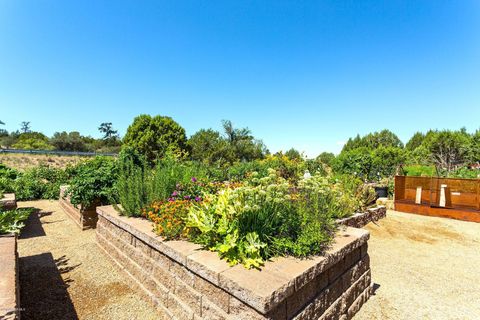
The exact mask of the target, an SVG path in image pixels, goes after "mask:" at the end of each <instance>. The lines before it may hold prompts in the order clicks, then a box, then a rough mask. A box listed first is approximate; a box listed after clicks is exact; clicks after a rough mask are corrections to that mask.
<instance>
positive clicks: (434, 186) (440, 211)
mask: <svg viewBox="0 0 480 320" xmlns="http://www.w3.org/2000/svg"><path fill="white" fill-rule="evenodd" d="M441 185H446V186H447V187H446V188H445V200H446V201H445V207H441V206H440V203H439V202H440V188H441ZM417 187H422V194H421V204H416V203H415V197H416V192H417ZM395 210H397V211H403V212H408V213H417V214H423V215H430V216H439V217H447V218H452V219H459V220H465V221H473V222H480V180H479V179H454V178H438V177H409V176H396V177H395Z"/></svg>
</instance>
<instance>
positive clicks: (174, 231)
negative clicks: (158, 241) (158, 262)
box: [143, 200, 191, 240]
mask: <svg viewBox="0 0 480 320" xmlns="http://www.w3.org/2000/svg"><path fill="white" fill-rule="evenodd" d="M190 206H191V201H189V200H174V201H156V202H153V203H152V204H151V205H149V206H148V207H146V208H144V209H143V216H144V217H146V218H147V219H149V220H151V221H152V222H153V225H154V231H155V233H157V234H158V235H160V236H162V237H165V239H167V240H171V239H178V238H185V237H186V236H187V235H188V230H189V229H188V228H186V227H185V218H186V216H187V214H188V211H189V209H190Z"/></svg>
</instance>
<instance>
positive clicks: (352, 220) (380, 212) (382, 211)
mask: <svg viewBox="0 0 480 320" xmlns="http://www.w3.org/2000/svg"><path fill="white" fill-rule="evenodd" d="M386 216H387V208H386V207H385V206H377V207H375V208H370V209H367V211H366V212H362V213H354V214H353V215H352V216H350V217H348V218H344V219H338V220H337V223H338V224H341V225H344V226H348V227H353V228H363V227H364V226H366V225H367V224H368V223H369V222H372V221H378V220H380V219H382V218H385V217H386Z"/></svg>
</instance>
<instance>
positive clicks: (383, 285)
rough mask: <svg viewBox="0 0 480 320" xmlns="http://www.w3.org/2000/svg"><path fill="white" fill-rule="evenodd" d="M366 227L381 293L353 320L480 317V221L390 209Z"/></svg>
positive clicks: (373, 272) (372, 262)
mask: <svg viewBox="0 0 480 320" xmlns="http://www.w3.org/2000/svg"><path fill="white" fill-rule="evenodd" d="M367 229H368V230H369V231H370V241H369V249H368V252H369V254H370V259H371V268H372V282H374V283H375V284H376V287H377V289H376V292H375V295H374V296H372V297H371V298H370V300H369V301H368V302H367V303H366V304H365V305H364V306H363V307H362V309H361V310H360V312H359V313H358V314H357V315H356V316H355V320H363V319H365V320H367V319H368V320H371V319H379V320H380V319H382V320H383V319H432V320H433V319H435V320H436V319H449V320H450V319H472V320H473V319H480V304H479V303H478V302H479V301H480V272H479V266H480V223H474V222H464V221H457V220H450V219H444V218H435V217H426V216H419V215H413V214H407V213H400V212H395V211H388V213H387V218H385V219H383V220H380V221H379V222H378V224H377V225H375V224H373V223H370V224H369V225H368V226H367Z"/></svg>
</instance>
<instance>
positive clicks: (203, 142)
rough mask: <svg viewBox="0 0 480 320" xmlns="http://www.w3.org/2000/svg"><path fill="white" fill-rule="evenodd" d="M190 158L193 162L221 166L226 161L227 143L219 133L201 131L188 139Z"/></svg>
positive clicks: (210, 130)
mask: <svg viewBox="0 0 480 320" xmlns="http://www.w3.org/2000/svg"><path fill="white" fill-rule="evenodd" d="M187 144H188V146H189V148H190V156H191V158H192V159H193V160H196V161H202V162H205V163H208V164H214V163H219V164H223V163H225V162H226V161H227V160H228V151H229V150H228V146H229V145H228V143H227V141H226V140H225V139H223V138H222V136H221V135H220V133H219V132H217V131H214V130H212V129H207V130H205V129H201V130H199V131H198V132H196V133H195V134H194V135H192V136H191V137H190V139H188V142H187Z"/></svg>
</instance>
